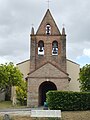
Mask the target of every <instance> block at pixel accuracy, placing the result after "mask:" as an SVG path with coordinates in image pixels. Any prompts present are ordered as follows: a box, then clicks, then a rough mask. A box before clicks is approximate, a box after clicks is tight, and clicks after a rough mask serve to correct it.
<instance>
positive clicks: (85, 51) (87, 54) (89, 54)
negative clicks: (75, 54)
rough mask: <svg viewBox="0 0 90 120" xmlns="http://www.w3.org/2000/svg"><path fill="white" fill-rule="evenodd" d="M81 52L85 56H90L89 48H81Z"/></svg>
mask: <svg viewBox="0 0 90 120" xmlns="http://www.w3.org/2000/svg"><path fill="white" fill-rule="evenodd" d="M83 54H84V55H85V56H88V57H90V49H88V48H85V49H84V50H83Z"/></svg>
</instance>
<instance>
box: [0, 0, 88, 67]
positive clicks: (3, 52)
mask: <svg viewBox="0 0 90 120" xmlns="http://www.w3.org/2000/svg"><path fill="white" fill-rule="evenodd" d="M46 10H47V0H0V63H5V62H10V61H12V62H14V63H18V62H21V61H23V60H27V59H29V53H30V52H29V35H30V31H31V27H32V24H34V28H35V31H36V30H37V28H38V26H39V24H40V22H41V20H42V18H43V16H44V15H45V12H46ZM50 11H51V13H52V15H53V17H54V19H55V21H56V23H57V25H58V27H59V29H60V31H61V29H62V25H63V24H65V28H66V34H67V58H68V59H70V60H73V61H75V62H77V63H79V64H80V65H81V66H82V65H85V64H86V63H88V64H89V63H90V0H51V1H50Z"/></svg>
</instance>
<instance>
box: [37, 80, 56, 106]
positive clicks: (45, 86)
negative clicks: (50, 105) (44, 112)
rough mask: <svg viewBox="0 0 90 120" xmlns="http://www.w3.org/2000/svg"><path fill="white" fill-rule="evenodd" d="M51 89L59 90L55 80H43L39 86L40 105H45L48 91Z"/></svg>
mask: <svg viewBox="0 0 90 120" xmlns="http://www.w3.org/2000/svg"><path fill="white" fill-rule="evenodd" d="M50 90H57V87H56V85H55V84H54V83H53V82H50V81H46V82H43V83H42V84H41V85H40V87H39V106H42V105H44V102H45V101H46V93H47V92H48V91H50Z"/></svg>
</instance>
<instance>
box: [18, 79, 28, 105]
mask: <svg viewBox="0 0 90 120" xmlns="http://www.w3.org/2000/svg"><path fill="white" fill-rule="evenodd" d="M16 98H17V100H18V102H19V103H20V104H21V105H26V104H27V82H26V81H24V80H22V82H21V84H20V86H17V87H16Z"/></svg>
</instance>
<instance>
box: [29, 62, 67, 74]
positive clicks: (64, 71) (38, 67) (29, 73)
mask: <svg viewBox="0 0 90 120" xmlns="http://www.w3.org/2000/svg"><path fill="white" fill-rule="evenodd" d="M48 63H49V64H51V65H53V66H54V67H56V68H57V69H58V70H59V71H62V72H63V73H65V74H66V75H69V74H68V73H66V72H65V71H63V70H62V69H61V68H60V67H58V66H57V65H54V64H53V63H52V62H50V61H47V62H45V63H44V64H42V65H41V66H39V67H37V69H35V70H33V71H31V72H30V73H28V75H30V74H32V73H33V72H35V71H36V70H38V69H40V68H41V67H43V66H44V65H46V64H48Z"/></svg>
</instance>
